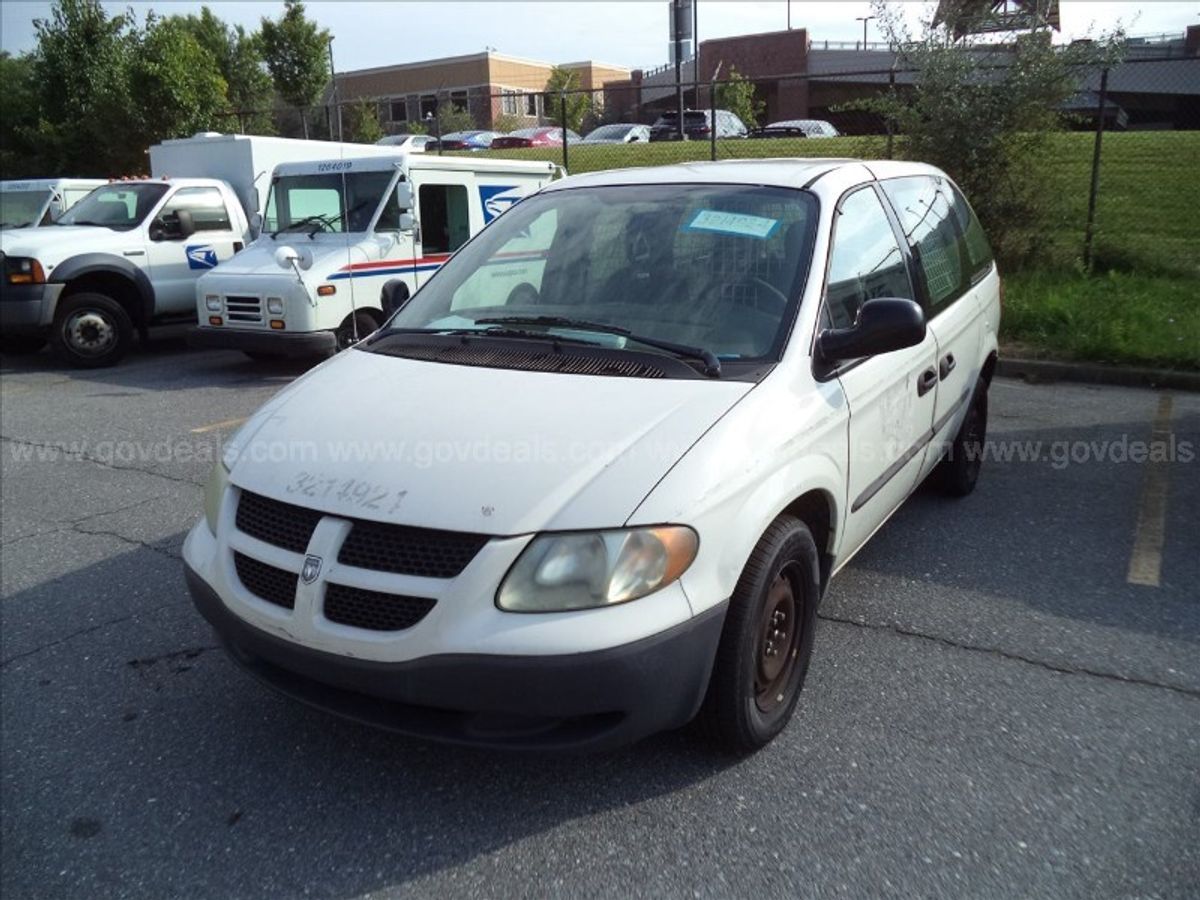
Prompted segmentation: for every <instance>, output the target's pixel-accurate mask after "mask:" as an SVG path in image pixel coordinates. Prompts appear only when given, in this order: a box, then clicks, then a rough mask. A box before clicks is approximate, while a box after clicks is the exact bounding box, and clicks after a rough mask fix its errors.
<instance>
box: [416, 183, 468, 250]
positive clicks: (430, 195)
mask: <svg viewBox="0 0 1200 900" xmlns="http://www.w3.org/2000/svg"><path fill="white" fill-rule="evenodd" d="M418 196H419V202H420V204H421V252H423V253H452V252H454V251H455V250H457V249H458V248H459V247H461V246H462V245H463V244H465V243H466V242H467V238H469V237H470V236H471V222H470V218H469V211H470V208H469V204H468V203H467V189H466V187H465V186H464V185H461V184H423V185H421V189H420V191H419V195H418Z"/></svg>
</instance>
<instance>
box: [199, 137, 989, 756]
mask: <svg viewBox="0 0 1200 900" xmlns="http://www.w3.org/2000/svg"><path fill="white" fill-rule="evenodd" d="M999 319H1000V279H999V275H998V273H997V270H996V266H995V264H994V262H993V260H992V254H991V251H990V250H989V247H988V242H987V240H986V238H985V237H984V234H983V231H982V229H981V227H980V225H979V222H978V221H977V220H976V218H975V216H974V214H973V213H972V211H971V209H970V207H969V206H968V205H967V202H966V200H965V199H964V198H963V196H962V194H961V193H960V192H959V190H958V189H957V188H956V187H955V186H954V184H953V183H952V182H951V181H950V180H949V179H948V178H947V177H946V176H945V175H944V174H943V173H941V172H940V171H938V170H936V169H934V168H931V167H929V166H926V165H921V164H916V163H901V162H857V161H850V160H821V159H806V160H799V159H796V160H744V161H727V162H718V163H702V164H687V165H678V166H669V167H664V168H647V169H627V170H619V171H610V172H601V173H595V174H591V175H583V176H579V177H573V178H568V179H565V180H562V181H558V182H555V183H554V184H552V185H550V186H548V187H546V188H544V189H543V190H542V191H540V192H539V193H537V194H535V195H533V196H532V197H529V198H527V199H526V200H524V201H522V202H521V203H520V204H518V205H516V206H514V207H513V208H512V209H511V210H509V211H508V212H507V213H505V215H504V216H502V217H501V218H499V219H498V220H497V221H496V222H495V223H493V224H492V225H491V226H489V227H488V228H486V229H484V230H483V231H481V232H480V233H479V234H478V235H477V236H476V237H475V238H474V239H472V240H471V242H470V243H468V244H467V245H466V246H464V247H463V248H462V249H460V250H459V252H458V253H457V254H456V255H455V256H454V257H453V258H452V259H451V260H450V261H449V262H448V263H447V264H446V265H445V266H443V267H442V268H441V269H440V270H439V271H438V272H437V273H436V274H435V275H434V276H433V278H431V279H430V280H429V282H428V284H426V285H424V286H423V287H422V288H421V290H420V291H419V292H418V293H416V294H415V295H414V296H413V297H412V298H411V299H410V300H409V301H408V302H407V303H406V304H405V305H404V306H403V307H402V308H400V309H399V311H398V312H397V313H396V314H395V315H393V316H392V317H391V318H390V320H389V321H388V322H387V323H385V325H384V326H383V327H382V328H381V329H380V330H379V331H377V332H376V333H375V334H373V335H372V336H371V337H369V338H368V339H366V340H365V341H363V342H361V343H359V344H358V345H357V346H356V347H355V348H354V349H352V350H351V351H349V352H346V353H342V354H339V355H338V356H336V357H334V358H333V359H332V360H330V361H328V362H326V363H325V364H324V365H322V366H319V367H317V368H316V369H314V370H312V371H310V372H309V373H307V374H306V375H305V376H304V377H302V378H300V379H298V380H297V381H295V382H294V383H293V384H291V385H290V386H289V387H288V388H286V389H285V390H283V391H282V392H280V393H279V394H278V395H277V396H276V397H275V398H274V399H272V400H271V401H270V402H268V403H267V404H266V406H264V407H263V408H262V409H261V410H260V411H259V412H258V413H257V414H255V415H254V416H253V417H252V418H251V419H250V420H249V421H248V422H247V423H246V424H245V425H244V426H243V428H242V429H241V431H240V432H239V433H238V434H237V435H235V437H234V438H233V440H232V441H231V442H230V444H229V445H227V447H226V450H225V453H224V456H223V459H222V460H221V462H220V463H219V464H218V465H217V466H216V467H215V469H214V472H213V475H212V477H211V480H210V482H209V484H208V488H207V490H206V494H205V514H204V517H203V519H202V520H201V521H199V522H198V523H197V524H196V526H195V527H194V528H193V529H192V531H191V532H190V533H189V535H188V537H187V539H186V541H185V544H184V551H183V552H184V560H185V574H186V578H187V583H188V585H189V588H190V590H191V594H192V597H193V600H194V602H195V604H196V606H197V607H198V609H199V610H200V612H201V613H202V614H203V615H204V617H205V618H207V619H208V621H209V622H210V623H211V624H212V625H213V626H214V628H215V630H216V631H217V632H218V634H219V636H220V637H221V639H222V641H223V642H224V644H225V646H226V647H227V648H228V650H229V652H230V653H231V655H232V656H233V658H234V659H235V660H237V661H238V662H239V663H241V664H242V665H243V666H245V667H246V668H247V669H248V670H249V671H250V672H252V673H253V674H254V675H256V676H257V677H259V678H260V679H261V680H263V681H264V682H266V683H267V684H269V685H271V686H273V687H275V688H278V689H280V690H282V691H284V692H286V693H288V694H290V695H292V696H294V697H297V698H300V699H301V700H303V701H305V702H308V703H310V704H313V705H316V706H318V707H321V708H323V709H327V710H331V711H335V712H338V713H340V714H343V715H346V716H351V717H354V718H356V719H359V720H362V721H365V722H369V723H372V724H375V725H378V726H382V727H387V728H392V729H395V730H398V731H401V732H404V733H408V734H413V735H420V736H424V737H429V738H436V739H441V740H447V741H454V742H461V743H473V744H482V745H486V746H492V747H504V748H551V749H597V748H607V747H612V746H615V745H618V744H621V743H624V742H628V741H631V740H635V739H637V738H640V737H643V736H645V735H647V734H650V733H653V732H655V731H659V730H662V729H666V728H672V727H676V726H680V725H683V724H684V723H686V722H688V721H689V720H691V719H692V718H693V717H695V716H696V715H697V713H699V714H700V715H701V716H702V717H703V719H704V720H705V722H706V723H707V727H708V729H709V731H710V733H711V734H713V735H714V736H715V737H716V738H717V739H718V740H719V741H720V742H721V744H723V745H724V746H726V747H729V748H732V749H735V750H742V751H745V750H752V749H754V748H757V747H760V746H762V745H763V744H765V743H766V742H767V741H769V740H771V739H772V738H773V737H774V736H775V735H776V734H778V733H779V731H780V730H781V729H782V728H783V727H784V726H785V724H786V723H787V721H788V719H789V718H790V716H791V714H792V711H793V709H794V707H795V705H796V702H797V698H798V697H799V694H800V689H801V686H802V684H803V682H804V677H805V673H806V671H807V668H808V664H809V658H810V655H811V653H812V647H813V637H814V631H815V627H816V612H817V605H818V603H819V601H820V598H821V595H822V592H823V591H824V589H825V587H826V585H827V584H828V582H829V579H830V578H831V577H832V576H833V575H834V574H835V573H836V572H837V571H838V569H840V568H841V567H842V566H844V565H845V564H846V563H847V561H848V560H849V559H851V557H853V555H854V554H855V552H856V551H858V550H859V548H861V547H862V546H863V544H864V543H865V542H866V541H867V540H868V538H870V536H871V535H872V534H873V533H874V532H875V531H876V529H878V528H879V527H880V526H881V525H883V523H884V522H885V521H886V520H887V519H888V517H889V516H890V515H891V514H892V513H893V512H895V511H896V509H897V507H899V506H900V504H901V503H902V502H903V501H904V499H905V498H906V497H907V496H908V495H909V494H910V493H912V491H913V490H914V489H915V488H916V486H917V485H918V484H919V483H920V482H921V481H922V480H923V479H925V478H926V476H928V475H930V474H931V473H934V472H935V470H936V471H937V474H938V478H939V479H941V480H942V481H943V483H944V484H945V486H946V487H947V488H948V489H949V491H950V492H951V493H953V494H957V495H963V494H967V493H969V492H970V491H971V490H972V488H973V487H974V485H975V481H976V478H977V477H978V473H979V468H980V463H981V459H982V450H983V441H984V434H985V427H986V421H987V391H988V385H989V382H990V380H991V377H992V372H993V370H994V368H995V365H996V354H997V342H996V330H997V326H998V324H999Z"/></svg>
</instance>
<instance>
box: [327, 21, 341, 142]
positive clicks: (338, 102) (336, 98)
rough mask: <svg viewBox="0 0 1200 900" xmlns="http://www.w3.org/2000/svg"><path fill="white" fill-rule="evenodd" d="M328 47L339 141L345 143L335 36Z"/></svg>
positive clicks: (330, 78) (332, 95) (331, 37)
mask: <svg viewBox="0 0 1200 900" xmlns="http://www.w3.org/2000/svg"><path fill="white" fill-rule="evenodd" d="M328 47H329V80H330V83H331V84H332V85H333V90H332V94H331V99H332V100H333V108H334V109H336V110H337V135H338V140H339V141H343V140H345V136H344V135H343V134H342V103H341V98H340V97H339V96H338V86H337V72H336V71H335V70H334V68H333V35H332V34H331V35H330V36H329V44H328ZM331 124H332V123H331ZM330 130H331V131H332V130H333V129H332V128H330ZM330 137H332V135H330Z"/></svg>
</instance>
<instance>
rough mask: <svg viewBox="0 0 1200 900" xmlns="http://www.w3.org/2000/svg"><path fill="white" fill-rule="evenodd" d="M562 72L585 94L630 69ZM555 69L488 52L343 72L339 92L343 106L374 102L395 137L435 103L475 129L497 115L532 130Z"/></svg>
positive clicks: (581, 67) (587, 66)
mask: <svg viewBox="0 0 1200 900" xmlns="http://www.w3.org/2000/svg"><path fill="white" fill-rule="evenodd" d="M562 67H563V68H565V69H570V70H571V71H574V72H577V73H578V74H579V81H580V87H582V88H584V89H586V90H593V89H596V88H600V87H603V85H604V84H605V83H606V82H608V81H618V80H625V79H628V78H629V70H628V69H625V68H622V67H620V66H609V65H603V64H601V63H596V62H592V61H590V60H589V61H586V62H573V63H563V64H562ZM553 68H554V66H553V64H551V63H547V62H539V61H537V60H531V59H521V58H519V57H516V56H506V55H504V54H500V53H493V52H490V51H489V52H485V53H471V54H468V55H466V56H450V57H445V58H443V59H431V60H426V61H424V62H412V63H400V64H397V65H392V66H379V67H377V68H373V69H359V70H358V71H353V72H343V73H341V74H339V75H338V77H337V88H338V96H339V100H340V101H341V102H342V103H347V102H355V101H358V100H362V99H367V100H371V101H374V102H376V103H378V104H379V118H380V122H381V123H382V124H383V126H384V128H385V129H386V130H388V131H390V132H393V133H399V132H403V131H405V130H406V128H407V126H408V124H409V123H410V122H415V121H420V120H424V119H425V118H426V116H427V115H431V114H432V113H433V111H434V109H435V106H436V105H437V104H438V103H452V104H454V105H455V106H458V107H460V108H462V109H466V110H468V111H469V112H470V113H471V115H472V116H473V117H474V119H475V124H476V126H477V127H479V128H491V127H492V126H493V124H494V122H495V121H496V119H497V118H498V117H499V116H501V115H504V116H506V117H516V118H517V119H518V120H519V123H520V125H536V124H538V123H539V122H540V120H541V117H542V116H543V115H545V114H546V109H545V100H544V97H543V96H542V92H543V91H544V89H545V86H546V81H547V80H548V79H549V77H550V72H551V70H552V69H553Z"/></svg>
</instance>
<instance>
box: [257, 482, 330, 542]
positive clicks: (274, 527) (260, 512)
mask: <svg viewBox="0 0 1200 900" xmlns="http://www.w3.org/2000/svg"><path fill="white" fill-rule="evenodd" d="M322 515H323V514H322V513H320V512H317V510H315V509H305V508H304V507H303V506H293V505H292V504H290V503H281V502H280V501H278V500H272V499H271V498H270V497H263V496H262V495H261V494H252V493H250V492H249V491H242V499H241V500H239V501H238V509H237V519H236V523H237V528H238V531H242V532H245V533H246V534H248V535H250V536H251V537H255V538H258V539H259V540H260V541H266V542H267V543H268V544H274V545H275V546H276V547H282V548H283V549H285V550H291V551H292V552H294V553H303V552H304V551H305V549H307V547H308V541H309V538H311V537H312V533H313V529H314V528H316V527H317V523H318V522H320V521H321V516H322Z"/></svg>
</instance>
